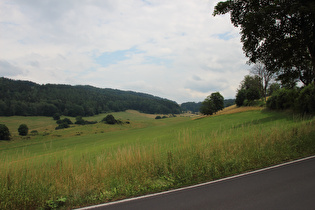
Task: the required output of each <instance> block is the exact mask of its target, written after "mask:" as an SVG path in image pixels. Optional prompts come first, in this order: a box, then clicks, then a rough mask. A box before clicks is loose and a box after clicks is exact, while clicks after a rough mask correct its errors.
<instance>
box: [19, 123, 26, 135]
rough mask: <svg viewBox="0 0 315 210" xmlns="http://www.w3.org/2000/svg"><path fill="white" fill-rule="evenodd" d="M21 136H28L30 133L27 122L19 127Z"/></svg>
mask: <svg viewBox="0 0 315 210" xmlns="http://www.w3.org/2000/svg"><path fill="white" fill-rule="evenodd" d="M18 132H19V135H20V136H26V135H27V134H28V127H27V125H26V124H21V125H20V126H19V128H18Z"/></svg>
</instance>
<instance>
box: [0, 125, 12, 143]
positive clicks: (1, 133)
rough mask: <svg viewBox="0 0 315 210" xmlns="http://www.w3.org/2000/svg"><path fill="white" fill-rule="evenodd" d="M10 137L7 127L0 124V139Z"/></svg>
mask: <svg viewBox="0 0 315 210" xmlns="http://www.w3.org/2000/svg"><path fill="white" fill-rule="evenodd" d="M10 137H11V134H10V131H9V128H8V127H7V126H6V125H4V124H0V140H10V139H11V138H10Z"/></svg>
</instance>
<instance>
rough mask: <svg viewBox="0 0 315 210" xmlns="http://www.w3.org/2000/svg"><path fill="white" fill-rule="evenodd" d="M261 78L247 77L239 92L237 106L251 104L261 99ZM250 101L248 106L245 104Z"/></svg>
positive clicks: (255, 76)
mask: <svg viewBox="0 0 315 210" xmlns="http://www.w3.org/2000/svg"><path fill="white" fill-rule="evenodd" d="M262 91H263V90H262V83H261V78H260V77H259V76H257V75H254V76H250V75H246V76H245V77H244V80H243V81H242V82H241V84H240V89H238V90H237V94H236V100H235V103H236V105H237V106H243V105H248V104H251V102H253V101H254V100H256V99H260V97H261V94H262ZM246 100H247V101H248V104H246V103H244V102H245V101H246Z"/></svg>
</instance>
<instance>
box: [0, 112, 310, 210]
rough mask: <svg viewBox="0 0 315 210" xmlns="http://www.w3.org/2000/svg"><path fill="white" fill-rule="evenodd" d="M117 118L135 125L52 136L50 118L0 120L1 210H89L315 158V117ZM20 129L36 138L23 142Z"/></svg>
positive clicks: (72, 129) (125, 114) (123, 114)
mask: <svg viewBox="0 0 315 210" xmlns="http://www.w3.org/2000/svg"><path fill="white" fill-rule="evenodd" d="M112 114H113V115H114V116H115V118H117V119H120V120H122V121H124V122H126V121H128V122H130V124H123V125H107V124H103V123H97V124H93V125H84V126H82V125H73V126H71V127H70V128H67V129H64V130H54V128H55V127H56V126H57V124H56V123H55V121H54V120H53V119H52V118H47V117H0V123H2V124H6V125H7V126H8V127H9V129H10V131H11V133H12V140H11V141H0V159H1V163H0V209H2V208H4V209H6V208H9V209H12V208H18V209H37V208H53V207H56V208H59V207H62V208H74V207H79V206H86V205H90V204H97V203H102V202H108V201H111V200H117V199H121V198H126V197H132V196H138V195H143V194H147V193H152V192H158V191H162V190H167V189H171V188H177V187H181V186H185V185H190V184H196V183H200V182H204V181H210V180H214V179H218V178H222V177H226V176H230V175H233V174H238V173H242V172H245V171H250V170H254V169H258V168H262V167H266V166H269V165H273V164H277V163H281V162H284V161H288V160H292V159H296V158H300V157H304V156H308V155H312V154H315V122H314V118H313V117H301V116H298V115H294V114H292V113H285V112H269V111H265V110H263V111H247V112H242V113H235V114H229V115H217V116H216V115H214V116H211V117H205V118H190V117H181V116H177V117H171V118H166V119H160V120H155V119H154V116H149V115H145V114H141V113H137V112H120V113H112ZM105 116H106V115H105V114H103V115H98V116H93V117H87V118H84V119H86V120H90V121H92V120H93V121H100V120H101V119H102V118H103V117H105ZM71 120H72V121H73V122H74V121H75V119H73V118H72V119H71ZM22 123H25V124H27V125H28V127H29V129H30V131H31V130H37V131H38V132H39V133H38V135H35V136H31V135H29V136H27V137H20V136H18V133H17V128H18V126H19V125H20V124H22Z"/></svg>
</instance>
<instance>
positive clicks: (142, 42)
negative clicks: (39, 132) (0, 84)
mask: <svg viewBox="0 0 315 210" xmlns="http://www.w3.org/2000/svg"><path fill="white" fill-rule="evenodd" d="M217 2H218V1H216V0H0V46H1V47H0V76H1V77H7V78H12V79H20V80H29V81H33V82H36V83H39V84H46V83H53V84H71V85H92V86H96V87H100V88H115V89H120V90H132V91H137V92H144V93H149V94H152V95H156V96H159V97H163V98H167V99H171V100H174V101H176V102H178V103H183V102H188V101H195V102H199V101H202V100H204V99H205V97H207V96H208V95H210V94H211V93H213V92H216V91H219V92H220V93H221V94H222V95H223V96H224V98H235V93H236V89H237V88H238V86H239V84H240V82H241V80H242V79H243V77H244V75H246V74H248V69H249V68H250V67H249V66H248V65H246V61H247V59H246V58H245V56H244V55H243V52H242V44H241V43H240V35H239V29H237V28H234V27H233V25H232V24H231V22H230V19H229V15H224V16H216V17H213V16H212V12H213V8H214V6H215V5H216V3H217Z"/></svg>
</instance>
